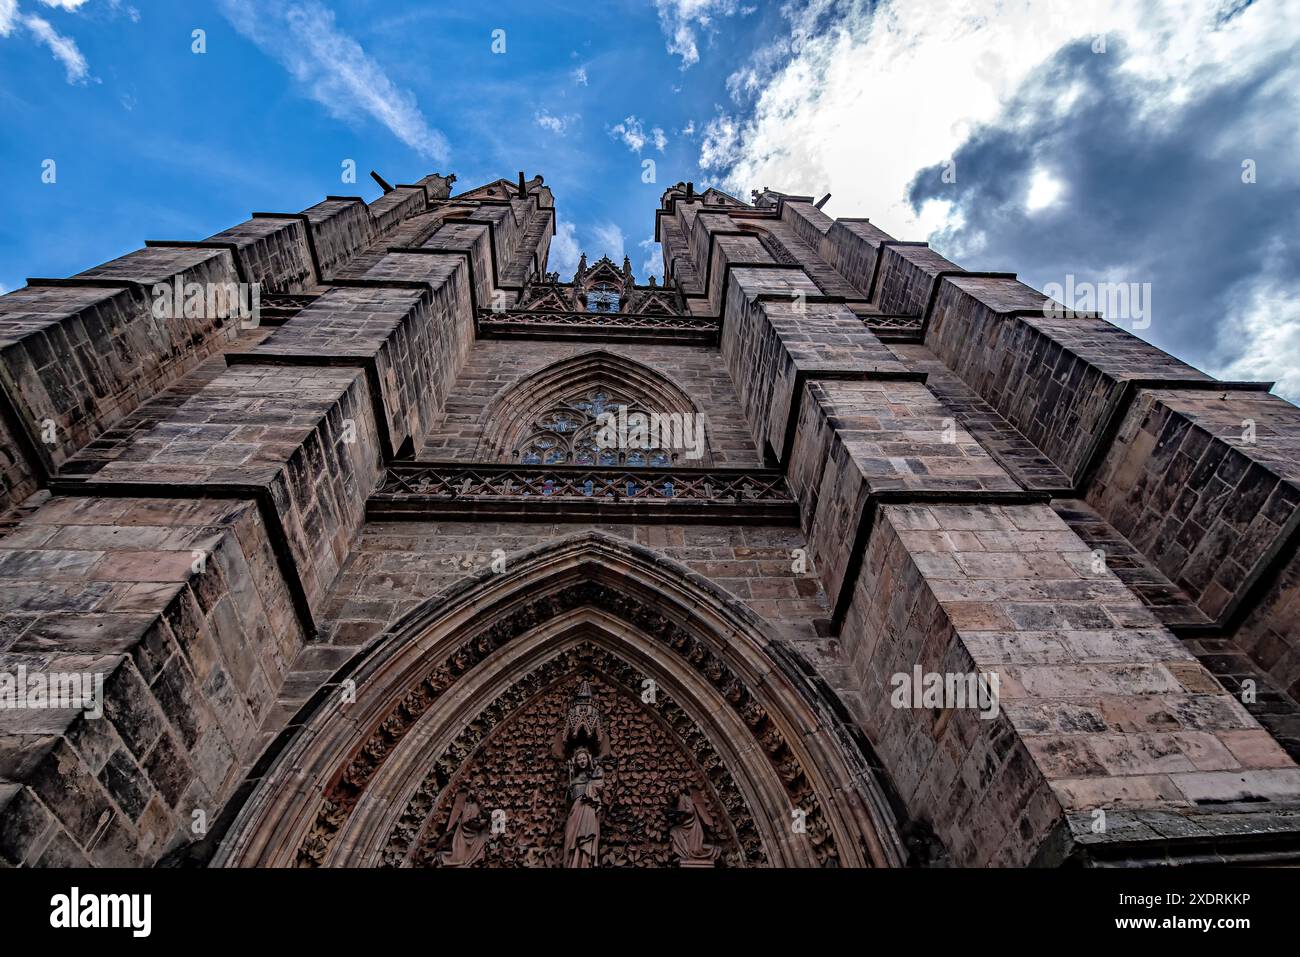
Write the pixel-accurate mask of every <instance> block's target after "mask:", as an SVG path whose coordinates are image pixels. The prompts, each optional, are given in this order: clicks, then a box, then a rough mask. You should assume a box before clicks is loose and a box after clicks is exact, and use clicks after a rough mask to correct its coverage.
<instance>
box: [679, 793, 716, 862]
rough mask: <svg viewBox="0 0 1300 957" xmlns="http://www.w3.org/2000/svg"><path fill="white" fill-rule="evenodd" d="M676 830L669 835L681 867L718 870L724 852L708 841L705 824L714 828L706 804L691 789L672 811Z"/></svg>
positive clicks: (681, 796)
mask: <svg viewBox="0 0 1300 957" xmlns="http://www.w3.org/2000/svg"><path fill="white" fill-rule="evenodd" d="M668 820H669V821H671V822H672V825H673V826H672V829H671V830H670V831H669V832H668V839H669V842H670V843H671V844H672V848H673V853H674V854H676V855H677V864H678V866H679V867H714V866H716V864H717V862H718V857H719V856H720V855H721V853H722V850H721V848H718V847H716V846H714V845H712V844H709V843H706V842H705V840H704V828H705V825H707V826H709V827H713V819H712V818H711V817H710V816H709V812H708V811H707V810H706V808H705V805H704V802H703V801H702V800H697V798H696V796H695V795H693V794H691V792H690V791H689V790H682V791H679V792H678V794H677V801H676V803H675V804H674V805H673V807H672V808H671V809H669V811H668Z"/></svg>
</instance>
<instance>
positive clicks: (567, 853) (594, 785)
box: [564, 747, 605, 867]
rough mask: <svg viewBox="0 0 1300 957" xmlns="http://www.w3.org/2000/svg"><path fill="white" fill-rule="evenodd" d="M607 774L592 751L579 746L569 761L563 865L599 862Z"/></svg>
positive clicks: (587, 864) (583, 865)
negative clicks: (601, 768) (567, 806)
mask: <svg viewBox="0 0 1300 957" xmlns="http://www.w3.org/2000/svg"><path fill="white" fill-rule="evenodd" d="M604 790H605V777H604V774H602V772H601V770H600V765H599V764H597V763H596V759H595V758H594V757H593V756H592V754H591V752H590V751H589V750H588V749H587V748H585V747H579V748H578V749H577V750H576V751H574V753H573V758H572V760H571V761H570V764H569V801H570V802H571V803H570V806H569V817H568V820H567V821H566V822H565V824H564V866H565V867H596V866H597V865H598V864H599V863H600V820H601V817H602V816H603V815H604V813H605V795H604Z"/></svg>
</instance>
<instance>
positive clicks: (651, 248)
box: [637, 236, 664, 282]
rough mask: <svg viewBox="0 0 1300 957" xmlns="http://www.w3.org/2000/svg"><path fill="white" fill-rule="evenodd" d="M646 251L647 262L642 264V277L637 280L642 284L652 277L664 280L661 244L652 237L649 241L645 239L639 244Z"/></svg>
mask: <svg viewBox="0 0 1300 957" xmlns="http://www.w3.org/2000/svg"><path fill="white" fill-rule="evenodd" d="M637 245H638V246H640V247H641V248H642V249H643V250H644V251H645V261H644V262H643V263H642V264H641V275H640V276H638V277H637V278H638V279H639V280H640V281H641V282H646V281H648V280H649V278H650V277H651V276H655V277H657V278H660V279H662V278H663V274H664V257H663V253H662V252H661V251H660V248H659V244H658V243H657V242H655V238H654V237H653V236H651V237H650V238H649V239H643V240H641V242H639V243H637Z"/></svg>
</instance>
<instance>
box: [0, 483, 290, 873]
mask: <svg viewBox="0 0 1300 957" xmlns="http://www.w3.org/2000/svg"><path fill="white" fill-rule="evenodd" d="M0 603H2V605H3V608H4V612H3V618H2V620H3V623H4V624H3V632H2V633H0V668H3V669H4V670H5V671H6V672H16V671H17V669H18V668H19V667H23V668H26V669H27V670H28V672H29V673H33V672H37V671H42V672H47V673H49V672H57V673H68V672H77V673H91V674H93V675H97V676H100V677H101V679H102V681H103V697H104V701H103V712H104V716H103V718H91V717H87V716H86V715H85V714H83V713H82V712H81V711H58V710H17V711H8V710H6V711H0V860H4V861H5V862H6V863H7V864H9V865H12V866H19V865H22V864H27V865H36V866H81V865H87V864H93V865H97V866H119V867H121V866H140V865H148V864H150V863H152V862H154V861H156V860H157V859H159V858H160V857H161V856H162V855H164V854H165V853H167V852H168V851H169V850H171V849H173V848H176V847H178V846H181V845H183V844H186V843H189V842H190V841H193V840H195V839H196V838H197V837H198V836H201V834H202V832H203V829H204V828H205V827H207V826H210V825H211V824H212V823H214V822H215V820H216V817H217V815H218V814H219V813H220V811H221V808H222V806H223V804H224V803H225V801H226V800H228V798H229V797H230V795H231V794H232V793H233V791H234V789H235V786H236V785H237V783H238V782H239V781H240V780H241V778H242V776H243V775H244V773H245V772H246V770H247V767H248V765H249V764H250V763H251V761H252V760H253V759H254V758H255V757H256V754H257V753H258V751H259V749H260V745H261V740H260V737H259V735H258V730H259V728H260V726H261V723H262V721H263V720H264V719H265V717H266V715H267V714H268V713H269V712H270V710H271V708H272V706H273V704H274V701H275V696H276V693H277V692H278V690H279V688H280V686H281V684H282V682H283V680H284V677H285V675H286V674H287V673H288V671H289V666H290V664H291V663H292V662H293V661H294V659H295V658H296V656H297V654H298V652H299V649H300V648H301V647H302V644H303V642H304V640H305V638H306V635H305V634H304V632H303V629H302V627H301V624H300V622H299V620H298V617H297V615H296V614H295V612H294V607H293V602H292V600H291V598H290V596H289V594H288V591H287V589H286V588H285V586H284V582H283V580H282V578H281V574H280V571H279V569H278V567H277V562H276V558H275V555H274V550H273V547H272V544H271V541H270V536H269V535H268V530H267V528H266V526H265V524H264V522H263V519H262V516H261V514H260V513H259V510H258V508H257V506H256V505H255V504H254V503H253V502H250V501H246V500H244V501H215V500H211V499H208V500H204V499H190V500H181V501H178V500H176V499H150V498H130V497H126V498H99V497H93V496H92V497H67V498H55V499H53V500H52V501H51V502H49V503H48V504H47V505H45V506H44V507H42V508H40V509H39V510H37V511H36V512H35V513H34V514H32V515H30V516H29V517H28V518H27V519H26V520H25V521H24V522H23V525H22V527H21V528H20V529H18V530H17V531H15V532H13V533H12V534H10V535H9V536H7V537H5V538H4V539H0Z"/></svg>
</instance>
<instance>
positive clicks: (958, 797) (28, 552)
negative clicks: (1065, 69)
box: [0, 174, 1300, 868]
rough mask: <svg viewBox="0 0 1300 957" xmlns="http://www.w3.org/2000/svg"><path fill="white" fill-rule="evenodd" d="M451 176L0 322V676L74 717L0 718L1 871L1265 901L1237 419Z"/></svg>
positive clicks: (1009, 298) (778, 218)
mask: <svg viewBox="0 0 1300 957" xmlns="http://www.w3.org/2000/svg"><path fill="white" fill-rule="evenodd" d="M454 179H455V177H451V176H440V175H436V174H434V175H430V176H426V177H425V178H423V179H421V180H419V181H418V182H415V183H412V184H409V185H399V186H396V187H388V188H386V190H385V193H384V195H383V196H382V197H381V198H379V199H377V200H375V201H374V202H371V203H367V202H365V201H364V200H362V199H360V198H358V197H346V196H331V197H328V198H327V199H326V200H325V201H323V202H321V203H319V204H317V205H315V206H313V207H311V208H310V209H308V210H305V211H304V212H301V213H255V214H253V216H252V218H251V219H250V220H248V221H247V222H245V223H243V224H240V225H238V226H235V227H233V228H231V229H228V230H225V231H223V232H221V233H218V234H217V235H215V236H212V237H210V238H208V239H206V240H202V241H165V240H164V241H154V242H149V243H148V244H147V245H146V247H145V248H144V249H141V250H139V251H137V252H133V253H130V254H129V255H126V256H123V257H122V258H120V259H117V260H114V261H112V262H109V263H106V264H104V265H101V266H98V267H95V268H93V269H89V270H87V271H85V272H83V273H81V274H79V275H77V276H73V277H71V278H69V279H32V280H30V281H29V283H28V285H27V286H25V287H24V288H22V289H19V290H17V291H15V292H12V293H10V294H8V295H5V296H3V297H0V344H2V346H3V348H2V350H0V413H2V414H0V447H2V448H3V459H2V460H0V482H2V486H0V497H2V499H3V501H0V505H2V506H3V510H4V519H3V523H2V524H0V673H3V674H5V675H9V676H10V677H11V680H10V682H9V689H10V692H11V693H13V692H15V691H16V690H17V676H19V675H21V676H22V678H23V681H24V682H26V684H25V685H24V688H29V687H30V688H34V687H36V686H37V685H42V686H43V687H45V688H46V689H47V692H49V694H51V695H52V694H53V691H52V690H51V689H55V688H56V687H58V685H59V682H60V681H66V680H67V676H89V677H91V678H93V679H94V680H93V683H92V685H91V686H92V687H95V688H98V689H101V693H100V695H99V698H98V699H97V704H98V705H99V706H100V707H98V708H93V707H76V708H74V707H37V706H30V705H32V701H31V700H29V701H28V704H29V706H27V707H5V708H0V861H2V862H3V863H4V864H5V865H9V866H72V865H78V866H84V865H93V866H123V865H125V866H140V867H148V866H168V865H171V866H180V865H190V866H219V867H264V866H274V867H307V868H315V867H339V866H389V867H444V868H459V867H646V866H655V867H660V866H662V867H701V868H731V867H763V866H769V867H777V866H786V867H907V866H913V867H916V866H945V865H951V866H977V867H986V866H1025V865H1040V866H1061V865H1090V866H1105V865H1125V866H1131V865H1159V864H1167V863H1179V862H1189V861H1211V862H1234V863H1258V864H1270V863H1277V862H1283V861H1293V860H1295V859H1296V858H1297V856H1300V766H1298V765H1297V763H1296V759H1297V757H1300V712H1298V711H1297V697H1298V695H1300V626H1297V618H1298V611H1300V609H1298V607H1297V606H1298V605H1300V559H1297V557H1296V542H1297V534H1298V532H1297V529H1298V528H1300V484H1298V481H1300V410H1297V409H1296V407H1294V406H1293V405H1291V404H1289V403H1287V402H1285V401H1283V400H1282V399H1280V398H1277V397H1276V396H1274V395H1272V394H1271V392H1270V386H1269V384H1268V383H1255V382H1222V381H1218V380H1215V379H1213V378H1211V377H1210V376H1207V375H1205V374H1203V373H1201V372H1199V371H1197V370H1196V369H1193V368H1191V367H1189V366H1187V365H1185V364H1183V363H1182V362H1180V361H1178V360H1177V359H1175V358H1173V357H1171V356H1169V355H1167V354H1165V353H1163V352H1160V351H1159V350H1157V349H1155V348H1154V347H1152V346H1150V345H1148V344H1147V343H1145V342H1143V341H1142V340H1140V339H1138V338H1136V337H1134V336H1132V335H1130V334H1128V333H1127V332H1125V331H1123V330H1121V329H1120V328H1118V327H1116V326H1114V325H1111V324H1109V323H1107V322H1106V321H1104V320H1103V319H1101V318H1100V317H1098V316H1096V315H1092V314H1082V315H1081V314H1064V315H1063V314H1061V312H1060V311H1059V310H1054V309H1053V308H1051V307H1050V304H1046V303H1045V300H1044V297H1043V295H1042V294H1041V293H1039V292H1036V291H1035V290H1033V289H1031V288H1029V287H1027V286H1025V285H1023V284H1021V283H1020V282H1018V281H1017V280H1016V278H1015V276H1014V275H1010V274H1001V273H976V272H969V271H966V270H963V269H961V268H960V267H958V266H956V265H955V264H953V263H951V262H949V261H947V260H946V259H944V258H943V257H942V256H940V255H939V254H938V253H937V252H935V251H934V250H932V249H930V248H929V247H928V246H927V245H926V244H925V243H918V242H906V241H899V240H896V239H894V238H893V237H891V236H889V235H887V234H885V233H884V232H882V231H881V230H879V229H878V228H876V227H874V226H872V225H871V224H870V223H869V222H868V221H867V220H865V219H853V218H845V219H836V220H832V219H831V218H830V217H828V216H827V215H826V214H824V213H823V212H822V210H821V208H820V205H819V204H817V203H815V202H814V201H813V199H812V198H811V197H801V196H793V195H786V194H782V193H779V192H775V191H772V190H763V191H761V192H757V193H755V195H754V196H753V197H752V202H749V203H746V202H743V201H740V200H738V199H736V198H734V197H731V196H729V195H727V194H725V193H722V192H720V191H718V190H715V189H709V190H706V191H703V192H696V191H695V189H694V187H693V185H692V184H689V183H682V184H678V185H677V186H674V187H672V188H670V189H668V190H666V191H665V192H664V193H663V196H662V198H661V202H660V206H659V208H658V209H657V210H656V211H655V234H656V238H657V239H658V240H659V241H660V242H661V244H662V248H663V253H664V275H665V277H666V278H665V281H664V282H663V283H657V282H655V281H654V280H650V281H647V282H644V283H642V282H638V281H637V279H636V277H635V276H634V274H633V271H632V269H631V267H630V264H629V263H627V262H626V261H624V262H623V263H622V264H619V263H616V262H613V261H610V260H609V259H605V258H602V259H600V260H597V261H595V262H590V263H589V262H588V260H587V258H586V257H585V256H584V258H583V260H582V262H581V263H580V265H579V268H578V270H577V273H576V274H575V275H574V276H572V277H561V276H559V275H558V274H556V273H555V272H548V249H549V244H550V240H551V237H552V235H553V233H554V230H555V215H556V213H555V205H554V199H553V197H552V194H551V191H550V189H549V188H548V187H547V186H546V185H545V184H544V182H543V180H542V177H540V176H538V177H534V178H533V179H527V178H525V176H524V175H523V174H520V176H519V178H518V180H517V181H510V180H504V179H503V180H500V181H497V182H494V183H489V184H487V185H485V186H482V187H479V188H476V189H471V190H468V191H464V192H460V193H454V192H453V185H454ZM254 284H256V287H257V289H258V290H260V309H259V314H258V321H257V322H252V321H249V319H248V318H247V317H246V316H245V315H244V314H243V310H242V308H241V296H239V295H228V294H226V291H228V290H230V289H240V290H243V289H248V288H251V287H252V286H253V285H254ZM194 288H197V289H199V290H200V291H209V294H208V295H200V296H197V297H191V296H189V295H188V294H187V293H186V290H191V289H194ZM214 289H215V290H218V291H219V294H217V295H212V294H210V291H211V290H214ZM168 290H175V292H176V296H175V297H174V300H173V301H174V303H175V304H176V305H177V306H179V308H177V309H174V310H172V311H170V312H167V311H166V310H161V311H160V308H159V306H160V302H161V301H162V300H163V299H165V298H166V297H167V295H168V292H167V291H168ZM629 422H630V423H632V424H633V429H634V431H635V430H638V429H639V430H640V431H639V432H638V435H637V437H636V438H634V439H630V438H629V437H628V435H627V426H628V423H629ZM611 423H614V424H616V425H617V426H618V427H617V428H615V429H613V439H611V433H610V432H609V426H610V425H611ZM647 423H654V424H655V425H656V426H660V425H662V426H663V427H662V428H658V427H656V428H654V429H650V430H645V429H644V428H643V427H644V426H645V425H646V424H647ZM620 430H621V431H620ZM33 676H43V679H44V680H43V684H42V681H33ZM0 690H4V689H2V688H0ZM954 694H956V695H957V697H956V698H954ZM47 700H49V701H52V698H49V697H48V696H47ZM0 703H3V702H0ZM11 704H12V701H11ZM97 710H98V711H99V712H101V713H98V714H97V713H95V712H96V711H97Z"/></svg>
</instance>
